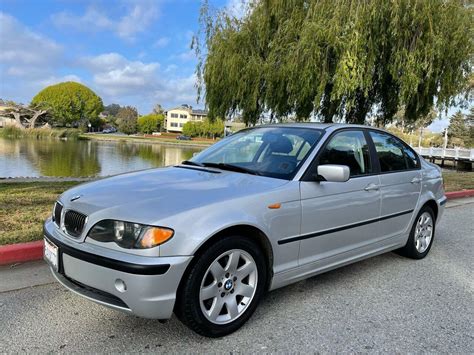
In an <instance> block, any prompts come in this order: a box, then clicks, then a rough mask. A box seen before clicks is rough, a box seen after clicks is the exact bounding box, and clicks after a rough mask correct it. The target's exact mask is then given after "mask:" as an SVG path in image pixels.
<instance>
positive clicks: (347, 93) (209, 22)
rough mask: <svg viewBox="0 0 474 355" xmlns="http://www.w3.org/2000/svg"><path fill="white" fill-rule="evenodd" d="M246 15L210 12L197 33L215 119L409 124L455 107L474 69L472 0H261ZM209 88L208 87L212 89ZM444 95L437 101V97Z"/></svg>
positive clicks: (200, 71)
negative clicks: (375, 119)
mask: <svg viewBox="0 0 474 355" xmlns="http://www.w3.org/2000/svg"><path fill="white" fill-rule="evenodd" d="M248 6H249V7H250V9H249V11H247V12H246V15H244V17H243V18H241V19H238V18H235V17H232V15H230V14H229V13H228V12H226V11H220V12H218V13H217V14H213V13H211V11H210V10H209V6H208V4H207V2H205V3H204V5H203V7H202V9H201V22H202V26H201V30H200V34H198V35H197V36H196V37H195V38H194V39H193V47H194V48H195V50H196V52H197V55H198V58H199V61H198V65H197V75H198V76H197V77H198V93H199V95H201V93H203V92H204V100H205V102H206V104H207V106H208V108H209V115H210V117H211V118H213V117H216V116H220V117H227V116H228V115H230V114H233V113H234V112H241V113H242V116H243V119H244V121H245V122H246V123H247V124H255V123H256V122H257V121H258V119H259V117H260V116H261V115H262V113H265V112H268V113H269V114H272V115H274V116H275V118H277V119H278V118H279V117H286V116H290V115H293V114H294V115H295V116H296V119H297V120H305V119H308V118H309V117H311V116H312V115H317V116H318V117H320V118H321V119H323V120H324V121H325V122H333V121H346V122H349V123H364V121H365V118H366V116H367V114H368V113H374V114H377V115H378V116H379V117H380V121H381V122H382V123H383V124H386V123H388V122H390V121H391V120H392V118H393V116H394V114H395V113H396V112H397V111H398V110H399V108H400V107H404V108H405V114H404V115H405V121H406V123H407V124H408V123H409V122H413V121H416V120H417V119H418V118H419V117H423V116H426V115H427V114H428V113H429V111H430V109H431V108H432V107H433V105H434V104H435V103H436V106H437V107H438V109H444V108H446V107H447V106H449V105H451V104H452V103H453V101H454V100H455V98H459V97H460V96H458V94H459V93H461V92H462V91H465V90H466V88H467V85H466V82H467V80H468V78H469V76H470V75H471V73H472V68H473V66H472V59H473V47H474V42H473V41H472V33H473V30H474V25H473V24H474V21H472V14H473V11H474V7H472V6H470V5H469V2H468V1H467V0H464V1H459V0H430V1H403V0H395V1H393V0H366V1H359V0H349V1H348V0H333V1H327V0H261V1H251V2H250V5H248ZM204 89H205V90H204ZM435 98H436V100H435Z"/></svg>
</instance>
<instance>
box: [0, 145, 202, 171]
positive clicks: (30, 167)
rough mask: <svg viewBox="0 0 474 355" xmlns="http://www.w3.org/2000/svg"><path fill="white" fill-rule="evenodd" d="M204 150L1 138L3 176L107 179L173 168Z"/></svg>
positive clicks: (0, 155)
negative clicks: (128, 172)
mask: <svg viewBox="0 0 474 355" xmlns="http://www.w3.org/2000/svg"><path fill="white" fill-rule="evenodd" d="M200 150H201V148H188V147H175V146H164V145H158V144H149V143H130V142H124V141H121V142H97V141H73V140H69V141H61V140H36V139H4V138H0V177H16V176H56V177H60V176H64V177H66V176H67V177H80V176H107V175H114V174H119V173H123V172H127V171H134V170H140V169H147V168H151V167H159V166H166V165H173V164H176V163H178V162H180V161H182V160H186V159H190V158H191V157H192V156H193V154H194V153H195V152H198V151H200Z"/></svg>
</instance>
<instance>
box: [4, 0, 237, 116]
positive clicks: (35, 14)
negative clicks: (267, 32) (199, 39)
mask: <svg viewBox="0 0 474 355" xmlns="http://www.w3.org/2000/svg"><path fill="white" fill-rule="evenodd" d="M210 4H211V5H212V6H215V7H219V8H224V7H225V8H228V9H229V11H237V12H238V11H240V6H241V3H240V2H239V0H213V1H210ZM200 5H201V2H200V1H199V0H94V1H88V0H82V1H79V0H41V1H34V0H0V98H2V99H7V100H14V101H15V102H21V103H29V102H30V101H31V99H32V98H33V97H34V95H35V94H36V93H38V92H39V91H40V90H41V89H42V88H44V87H46V86H48V85H51V84H55V83H59V82H63V81H76V82H80V83H83V84H85V85H87V86H88V87H90V88H91V89H92V90H93V91H94V92H95V93H96V94H98V95H99V96H100V97H101V98H102V100H103V101H104V104H105V105H107V104H110V103H118V104H120V105H132V106H135V107H137V108H138V110H139V112H140V114H146V113H149V112H151V111H152V108H153V106H154V105H155V104H156V103H159V104H161V105H162V106H163V107H164V108H165V109H166V108H172V107H174V106H177V105H180V104H185V103H186V104H189V105H192V106H193V107H202V106H203V105H202V104H199V105H198V104H197V103H196V97H197V95H196V88H195V74H194V73H195V68H196V62H197V60H196V57H195V55H194V52H193V51H191V50H190V43H191V39H192V37H193V35H194V33H196V31H197V30H198V27H199V9H200Z"/></svg>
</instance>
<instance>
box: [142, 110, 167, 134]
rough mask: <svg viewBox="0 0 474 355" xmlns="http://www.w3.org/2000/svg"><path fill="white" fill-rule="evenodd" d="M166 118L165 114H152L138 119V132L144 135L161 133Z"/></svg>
mask: <svg viewBox="0 0 474 355" xmlns="http://www.w3.org/2000/svg"><path fill="white" fill-rule="evenodd" d="M164 120H165V116H164V115H163V114H159V115H158V114H154V113H150V114H149V115H145V116H141V117H140V118H139V119H138V122H137V123H138V130H139V131H140V132H142V133H146V134H150V133H153V132H156V131H159V130H160V129H161V127H162V126H163V122H164Z"/></svg>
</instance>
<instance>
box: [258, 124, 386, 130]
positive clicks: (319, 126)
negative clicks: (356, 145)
mask: <svg viewBox="0 0 474 355" xmlns="http://www.w3.org/2000/svg"><path fill="white" fill-rule="evenodd" d="M258 127H282V128H284V127H290V128H311V129H322V130H330V131H335V130H337V129H341V128H370V129H374V130H379V131H384V132H385V130H384V129H382V128H378V127H373V126H369V125H361V124H349V123H319V122H291V123H271V124H264V125H259V126H254V127H249V128H258Z"/></svg>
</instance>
